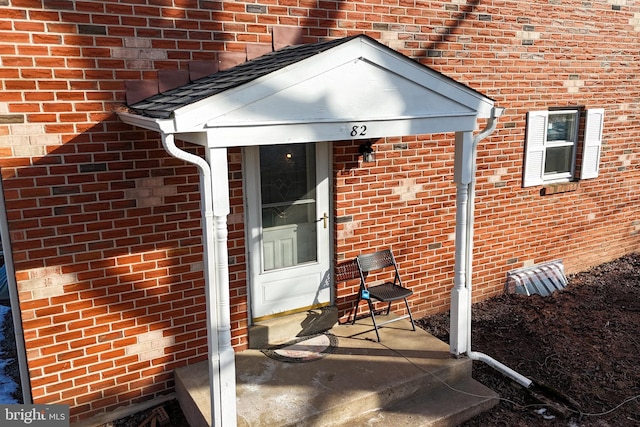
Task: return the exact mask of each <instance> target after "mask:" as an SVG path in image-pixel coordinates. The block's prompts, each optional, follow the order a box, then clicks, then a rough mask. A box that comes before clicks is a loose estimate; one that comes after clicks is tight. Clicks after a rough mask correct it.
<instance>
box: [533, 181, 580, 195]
mask: <svg viewBox="0 0 640 427" xmlns="http://www.w3.org/2000/svg"><path fill="white" fill-rule="evenodd" d="M579 187H580V185H579V183H578V182H561V183H557V184H547V185H545V186H544V187H542V191H541V192H540V194H541V195H542V196H550V195H552V194H559V193H568V192H571V191H577V190H578V188H579Z"/></svg>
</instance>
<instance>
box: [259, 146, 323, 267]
mask: <svg viewBox="0 0 640 427" xmlns="http://www.w3.org/2000/svg"><path fill="white" fill-rule="evenodd" d="M315 165H316V161H315V147H314V146H313V144H287V145H274V146H265V147H260V193H261V196H260V197H261V203H262V209H261V212H262V235H263V236H262V237H263V238H262V240H263V243H262V245H263V269H264V270H265V271H267V270H272V269H276V268H284V267H290V266H293V265H297V264H301V263H305V262H311V261H315V260H316V259H317V238H316V228H317V224H316V217H317V214H316V190H315V189H316V170H315Z"/></svg>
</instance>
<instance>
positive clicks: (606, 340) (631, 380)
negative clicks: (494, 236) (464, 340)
mask: <svg viewBox="0 0 640 427" xmlns="http://www.w3.org/2000/svg"><path fill="white" fill-rule="evenodd" d="M568 279H569V285H568V286H567V288H566V289H564V290H563V291H560V292H556V293H554V294H552V295H551V296H547V297H541V296H522V295H514V294H511V295H501V296H498V297H495V298H491V299H489V300H486V301H483V302H481V303H478V304H474V306H473V309H472V319H473V320H472V349H473V350H474V351H480V352H483V353H485V354H487V355H489V356H491V357H493V358H494V359H496V360H498V361H500V362H502V363H504V364H505V365H507V366H509V367H510V368H512V369H514V370H516V371H517V372H519V373H520V374H522V375H524V376H526V377H528V378H529V379H531V380H533V381H534V386H533V387H531V388H530V389H527V390H525V389H524V388H523V387H521V386H519V385H517V384H515V383H514V382H513V381H511V380H510V379H508V378H506V377H505V376H503V375H502V374H501V373H499V372H497V371H496V370H494V369H493V368H491V367H489V366H488V365H486V364H484V363H482V362H474V367H473V376H474V378H476V379H477V380H478V381H480V382H482V383H483V384H485V385H487V386H488V387H490V388H491V389H493V390H495V391H496V392H498V393H499V394H500V396H501V397H502V398H503V399H505V400H502V401H501V402H500V403H499V404H498V405H497V406H496V407H495V408H494V409H493V410H491V411H489V412H486V413H484V414H482V415H480V416H478V417H476V418H474V419H472V420H470V421H468V422H466V423H465V424H463V425H464V426H465V427H472V426H473V427H476V426H478V427H479V426H488V425H491V426H509V427H514V426H523V427H524V426H526V427H531V426H549V427H555V426H563V427H567V426H585V427H589V426H598V427H607V426H632V425H633V426H637V425H640V368H639V366H640V334H639V332H640V254H632V255H628V256H625V257H622V258H620V259H618V260H615V261H613V262H610V263H606V264H603V265H600V266H598V267H595V268H593V269H591V270H589V271H586V272H583V273H579V274H576V275H573V276H570V277H569V278H568ZM419 323H420V325H421V326H422V327H423V328H424V329H426V330H427V331H429V332H430V333H432V334H433V335H435V336H437V337H438V338H440V339H441V340H443V341H446V342H448V339H449V318H448V314H440V315H436V316H432V317H427V318H424V319H421V320H420V321H419ZM507 399H508V400H507ZM541 403H546V405H544V404H542V405H541Z"/></svg>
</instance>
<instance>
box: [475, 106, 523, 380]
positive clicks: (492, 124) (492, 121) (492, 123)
mask: <svg viewBox="0 0 640 427" xmlns="http://www.w3.org/2000/svg"><path fill="white" fill-rule="evenodd" d="M503 112H504V108H496V107H494V110H493V114H492V116H491V117H490V118H489V122H488V123H487V126H486V127H485V128H484V129H483V130H482V131H481V132H480V133H478V134H477V135H476V136H475V137H474V138H473V143H472V146H471V147H472V148H471V150H472V154H471V156H472V157H471V158H472V162H471V165H472V168H473V171H472V174H471V180H470V182H469V184H468V188H469V191H468V197H469V199H468V203H467V212H466V213H467V218H466V227H467V229H466V233H465V235H466V242H465V247H466V253H465V257H466V259H465V276H466V285H467V286H466V287H467V297H468V298H469V301H468V302H467V309H468V313H467V322H468V324H467V356H468V357H469V359H471V360H478V361H481V362H484V363H486V364H488V365H489V366H491V367H492V368H494V369H496V370H498V371H500V372H502V373H503V374H504V375H506V376H507V377H509V378H511V379H512V380H514V381H516V382H517V383H518V384H520V385H522V386H523V387H525V388H529V387H530V386H531V384H532V383H533V381H531V380H530V379H528V378H527V377H525V376H523V375H521V374H519V373H518V372H516V371H514V370H513V369H511V368H509V367H508V366H506V365H504V364H502V363H500V362H498V361H497V360H495V359H493V358H492V357H490V356H487V355H486V354H484V353H480V352H477V351H471V305H472V303H473V301H472V294H473V293H472V282H473V280H472V277H471V274H472V273H473V271H472V266H473V222H474V210H475V192H476V169H477V165H476V158H477V156H478V144H479V143H480V141H481V140H483V139H484V138H486V137H487V136H489V135H491V134H492V133H493V131H494V130H495V128H496V125H497V124H498V118H499V117H500V116H501V115H502V113H503Z"/></svg>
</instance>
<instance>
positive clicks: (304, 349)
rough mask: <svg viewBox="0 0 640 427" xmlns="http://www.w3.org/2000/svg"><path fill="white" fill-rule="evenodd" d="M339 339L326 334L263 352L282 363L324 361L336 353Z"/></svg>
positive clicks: (299, 339) (303, 338) (300, 339)
mask: <svg viewBox="0 0 640 427" xmlns="http://www.w3.org/2000/svg"><path fill="white" fill-rule="evenodd" d="M337 346H338V338H336V336H335V335H332V334H328V333H324V334H319V335H314V336H310V337H301V338H298V339H296V340H294V341H292V342H288V343H286V344H283V345H280V346H278V347H274V348H270V349H268V350H263V351H262V352H263V353H264V354H265V355H267V356H269V357H270V358H272V359H275V360H279V361H281V362H290V363H302V362H313V361H314V360H319V359H322V358H323V357H326V356H327V355H328V354H331V353H333V352H334V351H335V349H336V347H337Z"/></svg>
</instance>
